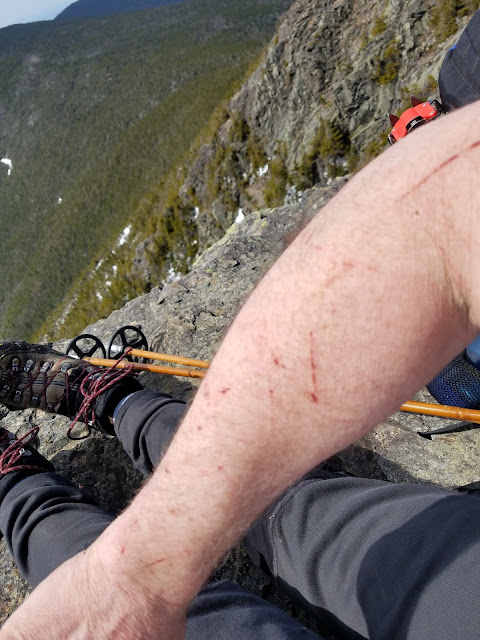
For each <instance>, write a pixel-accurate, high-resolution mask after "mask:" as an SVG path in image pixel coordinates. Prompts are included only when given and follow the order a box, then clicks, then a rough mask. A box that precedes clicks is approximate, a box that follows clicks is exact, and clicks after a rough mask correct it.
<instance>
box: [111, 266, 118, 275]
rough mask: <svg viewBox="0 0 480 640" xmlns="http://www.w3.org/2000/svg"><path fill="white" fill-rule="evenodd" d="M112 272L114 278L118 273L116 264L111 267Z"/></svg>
mask: <svg viewBox="0 0 480 640" xmlns="http://www.w3.org/2000/svg"><path fill="white" fill-rule="evenodd" d="M112 270H113V275H114V276H116V275H117V271H118V267H117V265H116V264H114V265H113V267H112Z"/></svg>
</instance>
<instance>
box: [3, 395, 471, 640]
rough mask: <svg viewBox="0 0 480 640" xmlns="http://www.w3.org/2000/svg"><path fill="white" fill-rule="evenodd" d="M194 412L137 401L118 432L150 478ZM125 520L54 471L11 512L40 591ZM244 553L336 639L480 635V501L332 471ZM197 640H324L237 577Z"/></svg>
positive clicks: (16, 498)
mask: <svg viewBox="0 0 480 640" xmlns="http://www.w3.org/2000/svg"><path fill="white" fill-rule="evenodd" d="M184 408H185V405H183V404H182V403H180V402H176V401H174V400H173V399H172V398H170V397H169V396H165V395H162V394H159V393H156V392H153V391H141V392H138V393H136V394H134V395H133V396H131V397H130V398H129V399H128V400H127V401H126V402H125V403H124V404H123V405H122V407H121V408H120V410H119V412H118V415H117V418H116V422H115V431H116V433H117V436H118V437H119V439H120V441H121V442H122V444H123V446H124V447H125V450H126V451H127V453H128V454H129V455H130V457H131V459H132V461H133V464H134V465H135V466H136V467H137V468H138V469H140V471H142V472H143V473H144V474H145V475H147V474H148V473H150V471H151V469H152V468H153V467H155V465H156V464H157V463H158V462H159V460H160V458H161V456H162V454H163V452H164V451H165V449H166V448H167V446H168V443H169V442H170V440H171V437H172V435H173V433H174V431H175V429H176V426H177V424H178V421H179V420H180V418H181V416H182V415H183V412H184ZM6 478H8V476H7V477H6ZM4 481H5V479H4ZM0 490H1V483H0ZM113 518H114V516H112V515H111V514H108V513H106V512H105V511H104V510H103V509H102V508H101V507H100V506H98V505H97V504H96V503H95V502H94V501H93V500H92V499H91V498H89V497H88V496H87V495H86V494H85V493H84V492H83V491H82V490H81V489H79V488H78V487H75V486H73V485H72V484H71V483H69V482H68V481H67V480H65V479H64V478H62V477H61V476H59V475H57V474H54V473H41V474H37V475H34V476H30V477H28V478H25V479H23V480H21V481H20V482H19V483H18V484H15V485H14V486H12V487H11V488H10V489H9V490H8V491H7V493H6V495H5V497H4V499H3V501H2V503H1V505H0V529H1V531H2V532H3V534H4V535H5V538H6V541H7V544H8V547H9V549H10V551H11V553H12V555H13V557H14V559H15V561H16V563H17V565H18V567H19V569H20V571H21V573H22V575H23V576H24V577H25V578H26V579H27V580H28V581H29V582H30V583H31V584H32V585H36V584H38V583H39V582H40V581H41V580H42V579H43V578H45V577H46V576H47V575H48V574H49V573H50V572H51V571H53V570H54V569H55V568H56V567H57V566H59V565H60V564H61V563H62V562H64V561H65V560H66V559H68V558H70V557H72V556H73V555H74V554H76V553H77V552H79V551H81V550H83V549H85V548H86V547H88V546H89V545H90V544H91V543H92V542H93V541H94V540H95V539H96V538H97V537H98V536H99V535H100V534H101V533H102V531H103V530H104V529H105V527H107V526H108V525H109V523H110V522H112V520H113ZM243 544H244V547H245V548H246V550H247V551H248V553H249V554H250V556H251V557H252V558H253V560H254V562H255V563H256V564H257V565H259V566H261V567H262V568H263V569H264V570H265V571H266V572H268V573H269V574H271V575H272V576H274V577H275V579H276V580H277V582H278V583H279V584H280V585H281V586H282V587H283V588H284V589H285V591H287V592H288V593H289V594H290V595H291V596H292V597H293V598H294V599H295V600H297V601H298V602H299V603H301V605H303V606H304V607H305V608H307V609H308V610H310V611H311V612H313V614H314V615H315V616H316V617H317V619H318V620H319V624H320V626H321V629H322V633H329V632H331V631H333V632H334V633H335V637H336V638H339V639H344V638H345V639H357V640H358V639H360V638H372V639H373V638H374V639H382V640H396V639H398V640H407V639H408V640H429V639H430V638H431V639H432V640H433V639H435V640H452V638H461V639H462V640H473V639H476V640H478V639H479V638H480V607H479V593H480V577H479V576H480V570H479V566H478V560H479V558H480V499H479V498H478V497H476V496H471V495H460V494H452V493H449V492H447V491H444V490H442V489H438V488H434V487H430V486H427V485H413V484H391V483H386V482H381V481H377V480H368V479H360V478H351V477H336V476H334V475H333V474H329V473H327V472H322V471H321V470H319V471H318V472H317V473H316V474H313V475H311V476H308V477H306V478H305V479H303V480H302V481H300V482H299V483H297V484H296V485H294V486H293V487H291V488H290V489H289V490H288V491H286V492H285V494H284V495H283V496H282V497H281V498H280V499H279V500H278V501H277V502H276V503H275V504H273V505H272V506H271V507H270V508H269V509H267V511H266V512H265V514H264V515H263V516H262V517H261V518H259V520H258V521H257V522H256V523H255V524H254V525H253V527H252V528H251V530H250V531H249V532H248V534H247V535H246V537H245V539H244V543H243ZM187 638H188V640H223V639H225V640H232V638H235V639H236V640H247V639H248V640H253V639H255V640H257V639H258V640H282V639H284V638H285V639H287V638H288V639H289V640H293V639H295V640H296V639H298V638H303V639H307V638H312V639H313V638H317V639H318V636H317V635H316V634H315V633H313V632H312V631H310V630H307V629H305V628H304V627H302V626H301V625H300V624H299V623H298V622H296V621H295V620H293V619H292V618H291V617H290V616H288V615H287V614H286V613H284V612H282V611H280V610H279V609H277V608H276V607H274V606H273V605H271V604H269V603H267V602H265V601H264V600H262V599H261V598H258V597H257V596H255V595H253V594H251V593H249V592H248V591H246V590H245V589H243V588H241V587H239V586H237V585H234V584H233V583H231V582H227V581H223V582H217V583H214V584H211V585H208V586H207V587H205V588H204V589H203V590H202V591H201V593H200V594H199V595H198V596H197V598H196V599H195V600H194V602H193V604H192V606H191V608H190V613H189V618H188V631H187Z"/></svg>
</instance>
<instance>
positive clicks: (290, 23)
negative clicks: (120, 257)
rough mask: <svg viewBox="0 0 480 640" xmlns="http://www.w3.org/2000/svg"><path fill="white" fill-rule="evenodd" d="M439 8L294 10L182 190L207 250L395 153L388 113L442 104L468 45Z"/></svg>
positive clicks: (408, 2) (320, 5) (367, 1)
mask: <svg viewBox="0 0 480 640" xmlns="http://www.w3.org/2000/svg"><path fill="white" fill-rule="evenodd" d="M436 4H437V3H435V2H418V1H417V0H399V1H398V2H388V3H378V2H372V1H371V0H361V1H360V2H354V1H353V0H342V1H338V2H330V1H328V0H297V2H295V3H294V4H293V6H292V7H291V9H290V10H289V11H288V13H287V14H286V16H285V19H284V20H283V22H282V23H281V24H280V26H279V27H278V29H277V32H276V35H275V37H274V39H273V40H272V41H271V43H270V45H269V47H268V50H267V52H266V55H265V58H264V60H263V61H262V62H261V63H260V65H259V66H258V68H257V69H256V70H255V71H254V72H253V73H252V75H251V76H250V77H249V79H248V81H247V82H246V83H245V84H244V86H243V87H242V88H241V89H240V91H239V92H238V93H237V94H236V95H235V96H234V97H233V98H232V99H231V100H230V102H229V103H228V104H227V105H226V108H225V110H224V112H223V114H222V116H221V118H220V124H219V126H218V129H217V130H216V132H215V134H214V136H213V139H212V140H211V141H210V142H209V143H208V144H204V145H203V146H202V147H201V148H200V149H199V151H198V153H197V155H196V156H195V158H194V159H193V160H192V161H191V162H190V163H189V166H188V168H186V175H184V176H183V178H182V182H181V186H180V187H179V188H178V199H177V200H176V205H175V206H176V210H177V211H179V210H180V211H182V215H183V216H184V220H187V219H188V220H191V218H192V216H193V215H195V219H196V223H197V229H198V245H197V247H198V250H199V252H200V253H201V252H202V251H203V250H204V249H205V248H206V247H208V246H210V245H211V244H212V243H214V242H215V241H216V240H218V239H219V238H220V237H221V236H222V235H223V234H224V233H225V231H226V229H228V227H229V226H230V225H231V224H232V222H233V221H234V220H235V218H236V216H237V215H238V212H239V210H241V211H242V212H243V213H246V212H251V211H254V210H256V209H258V208H260V207H263V206H265V204H266V205H267V206H277V205H280V204H282V203H284V202H287V203H288V202H292V201H294V200H295V198H297V197H298V194H299V193H301V192H302V191H303V190H304V189H305V188H308V187H311V186H313V185H320V186H326V185H327V184H329V181H330V180H331V179H332V178H333V177H335V176H339V175H345V174H348V173H350V172H352V171H353V170H355V169H357V168H359V167H360V166H362V164H364V163H365V162H367V161H368V160H369V159H371V158H372V157H374V156H375V155H378V153H379V152H380V151H381V150H382V149H383V148H384V147H385V146H386V144H387V133H388V130H389V128H390V127H389V122H388V118H387V114H388V112H389V111H391V112H395V111H397V110H399V109H401V108H405V106H404V105H405V103H406V101H407V100H408V99H409V98H410V94H411V93H418V95H419V96H420V97H421V98H422V99H425V100H426V99H429V98H433V97H437V98H438V89H437V83H436V80H437V78H438V71H439V68H440V65H441V62H442V60H443V57H444V55H445V52H446V51H447V50H448V48H449V46H450V45H451V44H452V43H453V42H454V41H455V38H456V36H453V37H452V38H451V41H450V40H449V41H448V42H445V43H442V44H439V42H438V36H436V35H435V34H434V30H433V27H432V8H433V7H434V6H435V5H436ZM194 212H195V214H194ZM185 224H187V223H185ZM147 245H148V241H147ZM145 249H146V253H147V254H148V253H149V249H148V246H146V247H145ZM138 255H139V256H142V255H143V254H142V249H141V248H140V249H139V253H138ZM150 255H151V256H152V260H151V261H153V262H154V261H155V252H153V253H151V254H150ZM136 267H137V269H141V268H142V267H143V268H144V269H145V277H146V278H147V280H148V279H149V278H151V276H152V270H153V273H155V265H154V264H153V265H150V268H145V265H144V263H143V262H142V260H140V261H138V263H137V265H136Z"/></svg>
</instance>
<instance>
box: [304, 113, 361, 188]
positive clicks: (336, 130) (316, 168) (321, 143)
mask: <svg viewBox="0 0 480 640" xmlns="http://www.w3.org/2000/svg"><path fill="white" fill-rule="evenodd" d="M355 158H356V155H355V150H354V149H353V146H352V142H351V140H350V134H349V132H348V131H347V130H346V129H345V128H344V127H343V126H342V125H340V124H339V123H338V122H336V121H327V122H325V121H324V120H321V122H320V124H319V127H318V129H317V132H316V134H315V136H314V138H313V140H312V142H311V143H310V147H309V149H308V151H307V153H306V154H305V155H304V157H303V158H302V161H301V162H300V164H299V165H298V166H297V167H296V169H295V181H296V184H297V187H298V188H299V189H308V188H309V187H312V186H313V185H314V184H317V183H318V182H321V181H322V176H321V175H320V171H323V170H326V173H327V177H329V178H333V177H336V176H342V175H346V174H347V173H349V172H350V171H352V170H353V168H354V165H355ZM325 167H326V168H325Z"/></svg>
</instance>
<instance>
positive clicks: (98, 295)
mask: <svg viewBox="0 0 480 640" xmlns="http://www.w3.org/2000/svg"><path fill="white" fill-rule="evenodd" d="M95 295H96V296H97V300H98V301H99V302H101V301H102V300H103V296H102V294H101V293H99V292H98V291H97V293H96V294H95Z"/></svg>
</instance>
